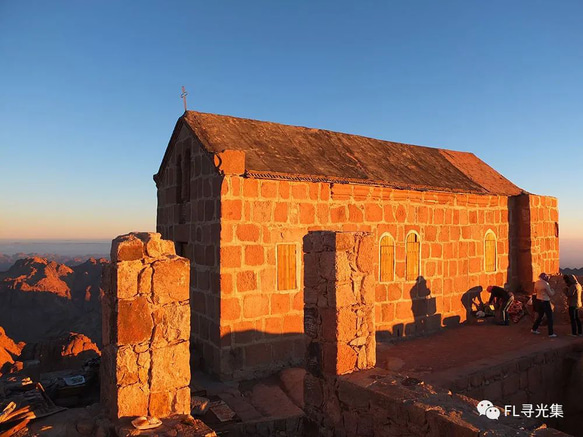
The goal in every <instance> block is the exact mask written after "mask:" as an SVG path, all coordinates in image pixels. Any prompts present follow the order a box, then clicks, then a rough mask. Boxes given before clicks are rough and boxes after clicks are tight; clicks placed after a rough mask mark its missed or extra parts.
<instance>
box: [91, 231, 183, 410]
mask: <svg viewBox="0 0 583 437" xmlns="http://www.w3.org/2000/svg"><path fill="white" fill-rule="evenodd" d="M189 274H190V273H189V262H188V260H187V259H185V258H181V257H178V256H176V255H175V252H174V243H173V242H171V241H165V240H161V239H160V234H149V233H131V234H128V235H123V236H120V237H118V238H116V239H115V240H113V243H112V248H111V265H109V266H108V267H107V269H106V270H105V271H104V278H103V279H104V281H103V282H104V296H103V299H102V306H103V307H102V310H103V350H102V359H101V401H102V403H103V404H104V405H105V406H106V408H107V409H108V411H109V413H110V415H111V416H112V417H113V418H114V419H116V418H122V417H128V416H147V415H152V416H157V417H167V416H170V415H172V414H189V413H190V388H189V384H190V363H189V361H190V352H189V338H190V301H189Z"/></svg>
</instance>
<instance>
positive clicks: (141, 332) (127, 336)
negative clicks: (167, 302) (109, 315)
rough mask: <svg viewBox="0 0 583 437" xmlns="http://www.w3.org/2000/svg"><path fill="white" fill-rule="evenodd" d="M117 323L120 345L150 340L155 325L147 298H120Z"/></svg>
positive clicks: (118, 342)
mask: <svg viewBox="0 0 583 437" xmlns="http://www.w3.org/2000/svg"><path fill="white" fill-rule="evenodd" d="M116 325H117V326H116V328H117V344H119V345H125V344H135V343H141V342H144V341H149V340H150V338H151V336H152V329H153V327H154V325H153V321H152V315H151V311H150V306H149V304H148V301H147V299H146V298H145V297H137V298H135V299H132V300H120V301H119V302H118V311H117V323H116Z"/></svg>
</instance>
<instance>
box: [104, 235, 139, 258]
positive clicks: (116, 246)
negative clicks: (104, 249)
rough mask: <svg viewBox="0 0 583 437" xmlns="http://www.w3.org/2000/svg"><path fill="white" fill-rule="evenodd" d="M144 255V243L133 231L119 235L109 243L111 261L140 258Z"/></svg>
mask: <svg viewBox="0 0 583 437" xmlns="http://www.w3.org/2000/svg"><path fill="white" fill-rule="evenodd" d="M144 255H145V248H144V243H143V242H142V240H140V239H139V238H138V237H137V236H136V235H135V234H134V233H130V234H126V235H120V236H119V237H117V238H115V239H114V240H113V241H112V243H111V253H110V259H111V262H112V263H117V262H120V261H135V260H140V259H142V258H143V257H144Z"/></svg>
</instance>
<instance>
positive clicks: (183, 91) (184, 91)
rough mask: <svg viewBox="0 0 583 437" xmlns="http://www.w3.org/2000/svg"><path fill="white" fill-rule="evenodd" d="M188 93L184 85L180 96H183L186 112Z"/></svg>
mask: <svg viewBox="0 0 583 437" xmlns="http://www.w3.org/2000/svg"><path fill="white" fill-rule="evenodd" d="M187 95H188V93H187V92H186V90H185V89H184V86H183V87H182V94H180V97H182V101H183V102H184V112H186V96H187Z"/></svg>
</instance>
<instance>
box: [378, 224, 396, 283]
mask: <svg viewBox="0 0 583 437" xmlns="http://www.w3.org/2000/svg"><path fill="white" fill-rule="evenodd" d="M387 237H388V238H390V239H391V240H392V241H393V277H392V279H390V280H388V281H383V274H382V273H383V262H382V261H383V254H382V247H383V245H382V243H383V240H384V239H385V238H387ZM396 270H397V242H396V241H395V238H394V237H393V236H392V235H391V233H389V232H383V234H382V235H381V238H380V239H379V284H390V283H392V282H395V279H396Z"/></svg>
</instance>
